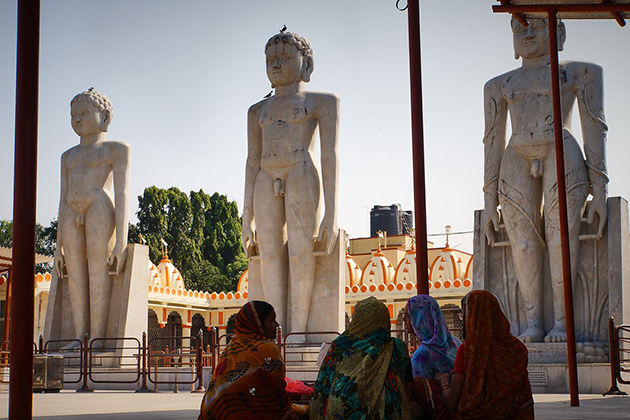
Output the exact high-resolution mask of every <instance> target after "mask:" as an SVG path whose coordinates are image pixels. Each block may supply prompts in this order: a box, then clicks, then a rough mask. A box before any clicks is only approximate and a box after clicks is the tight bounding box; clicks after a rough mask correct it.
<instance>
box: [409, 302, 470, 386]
mask: <svg viewBox="0 0 630 420" xmlns="http://www.w3.org/2000/svg"><path fill="white" fill-rule="evenodd" d="M406 310H407V315H406V316H407V317H408V324H407V325H411V327H412V328H413V333H414V334H415V336H416V337H417V338H418V341H420V346H419V347H418V349H417V350H416V351H415V353H414V354H413V356H411V366H412V367H413V376H414V377H421V378H429V379H433V378H435V375H436V374H437V373H448V374H450V373H451V372H453V366H454V365H455V355H456V354H457V348H458V347H459V345H460V344H461V341H459V339H458V338H456V337H453V336H452V335H451V332H450V331H449V329H448V326H447V325H446V321H445V320H444V316H443V315H442V311H441V310H440V305H438V303H437V301H436V300H435V299H433V298H432V297H431V296H429V295H416V296H413V297H412V298H410V299H409V301H408V302H407V307H406Z"/></svg>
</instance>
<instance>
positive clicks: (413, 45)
mask: <svg viewBox="0 0 630 420" xmlns="http://www.w3.org/2000/svg"><path fill="white" fill-rule="evenodd" d="M407 18H408V21H409V72H410V79H411V138H412V145H413V186H414V208H415V213H416V214H415V216H414V217H415V223H416V267H417V279H416V284H417V287H418V294H419V295H428V294H429V258H428V255H427V198H426V191H425V185H426V184H425V182H426V181H425V177H424V172H425V171H424V121H423V115H422V73H421V70H422V69H421V59H420V6H419V3H418V0H409V2H408V9H407Z"/></svg>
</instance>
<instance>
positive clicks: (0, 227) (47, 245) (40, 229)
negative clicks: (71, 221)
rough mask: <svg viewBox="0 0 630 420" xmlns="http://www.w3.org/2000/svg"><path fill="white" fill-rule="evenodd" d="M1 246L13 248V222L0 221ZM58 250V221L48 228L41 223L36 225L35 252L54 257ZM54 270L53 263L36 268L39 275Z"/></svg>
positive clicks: (38, 265) (39, 265)
mask: <svg viewBox="0 0 630 420" xmlns="http://www.w3.org/2000/svg"><path fill="white" fill-rule="evenodd" d="M0 246H4V247H7V248H11V247H12V246H13V221H12V220H0ZM56 248H57V219H55V220H53V221H52V222H50V225H49V226H48V227H44V226H42V225H41V224H39V223H36V224H35V252H36V253H37V254H41V255H47V256H49V257H52V256H53V255H55V249H56ZM50 270H52V263H42V264H37V265H36V266H35V271H36V272H37V273H44V272H47V271H50Z"/></svg>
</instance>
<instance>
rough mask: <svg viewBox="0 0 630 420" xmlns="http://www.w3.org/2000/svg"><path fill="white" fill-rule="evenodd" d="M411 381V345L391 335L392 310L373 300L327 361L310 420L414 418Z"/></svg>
mask: <svg viewBox="0 0 630 420" xmlns="http://www.w3.org/2000/svg"><path fill="white" fill-rule="evenodd" d="M412 380H413V377H412V374H411V366H410V362H409V355H408V351H407V347H406V346H405V344H404V343H403V342H402V341H401V340H399V339H397V338H392V337H391V323H390V315H389V310H388V309H387V306H385V304H384V303H382V302H379V301H378V300H377V299H376V298H374V297H369V298H367V299H365V300H362V301H361V302H359V303H358V304H357V305H356V307H355V308H354V313H353V315H352V321H351V322H350V325H348V328H346V330H345V331H344V332H343V334H341V335H340V336H339V337H337V338H336V339H335V340H334V341H333V342H332V344H331V346H330V349H329V350H328V354H327V355H326V357H325V359H324V361H323V362H322V365H321V368H320V370H319V375H318V376H317V383H316V384H315V392H314V393H313V398H312V399H311V404H310V414H311V419H390V420H396V419H411V418H412V416H411V408H410V404H409V400H408V398H407V394H406V390H409V392H410V393H411V392H413V390H412Z"/></svg>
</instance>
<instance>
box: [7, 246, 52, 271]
mask: <svg viewBox="0 0 630 420" xmlns="http://www.w3.org/2000/svg"><path fill="white" fill-rule="evenodd" d="M12 257H13V250H12V249H11V248H7V247H4V246H0V272H3V271H6V270H8V269H9V267H11V264H12V262H13V259H12ZM52 261H53V258H52V257H49V256H47V255H41V254H35V264H42V263H47V262H52Z"/></svg>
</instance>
